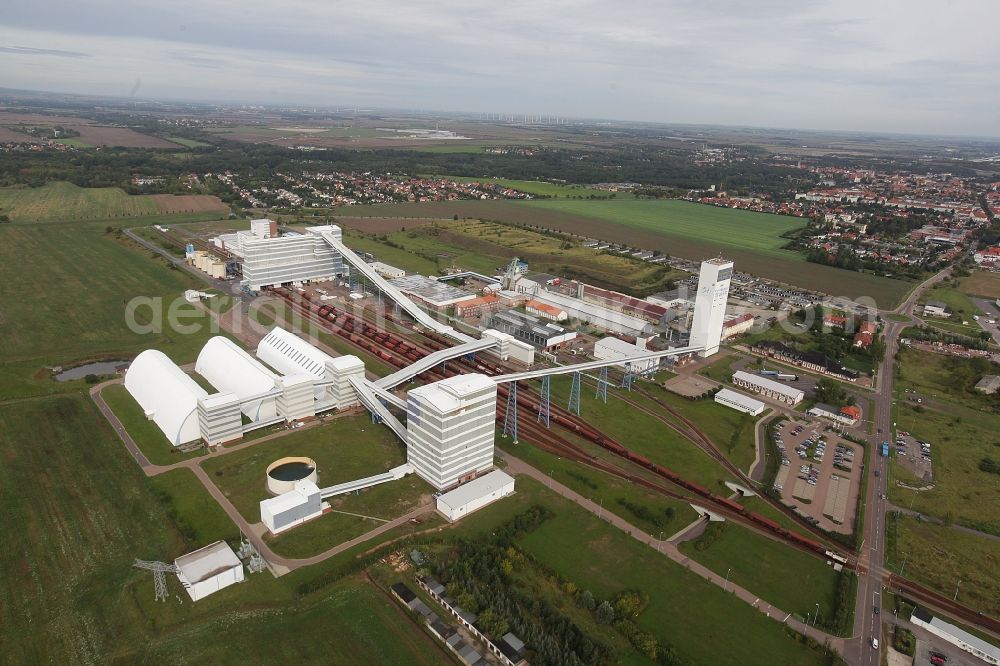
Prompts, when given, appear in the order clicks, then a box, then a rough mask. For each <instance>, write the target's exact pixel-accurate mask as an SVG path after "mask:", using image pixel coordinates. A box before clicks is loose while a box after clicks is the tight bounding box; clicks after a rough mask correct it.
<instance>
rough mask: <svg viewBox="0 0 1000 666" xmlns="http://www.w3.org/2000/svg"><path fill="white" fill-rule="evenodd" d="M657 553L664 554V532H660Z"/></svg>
mask: <svg viewBox="0 0 1000 666" xmlns="http://www.w3.org/2000/svg"><path fill="white" fill-rule="evenodd" d="M656 552H658V553H661V554H662V553H663V530H660V539H659V543H658V544H656Z"/></svg>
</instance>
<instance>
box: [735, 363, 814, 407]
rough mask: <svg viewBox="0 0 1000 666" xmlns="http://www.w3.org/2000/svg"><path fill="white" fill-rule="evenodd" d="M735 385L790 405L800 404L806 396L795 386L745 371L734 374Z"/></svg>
mask: <svg viewBox="0 0 1000 666" xmlns="http://www.w3.org/2000/svg"><path fill="white" fill-rule="evenodd" d="M733 383H734V384H736V385H737V386H739V387H740V388H744V389H746V390H748V391H752V392H753V393H759V394H761V395H764V396H767V397H768V398H771V399H773V400H777V401H778V402H783V403H786V404H789V405H797V404H799V403H800V402H802V399H803V398H805V396H806V394H805V392H804V391H802V389H797V388H795V387H794V386H789V385H788V384H783V383H781V382H776V381H774V380H773V379H768V378H767V377H760V376H758V375H753V374H750V373H749V372H744V371H743V370H737V371H736V372H734V373H733Z"/></svg>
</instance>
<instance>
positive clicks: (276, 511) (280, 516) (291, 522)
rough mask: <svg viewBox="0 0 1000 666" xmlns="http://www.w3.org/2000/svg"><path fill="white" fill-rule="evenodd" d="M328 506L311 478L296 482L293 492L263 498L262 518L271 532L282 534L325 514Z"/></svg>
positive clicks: (261, 506)
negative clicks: (324, 511) (324, 510)
mask: <svg viewBox="0 0 1000 666" xmlns="http://www.w3.org/2000/svg"><path fill="white" fill-rule="evenodd" d="M326 506H328V505H327V504H326V503H325V502H323V498H322V496H321V494H320V490H319V488H318V487H317V486H316V484H315V483H313V482H312V481H310V480H309V479H301V480H299V481H296V482H295V487H294V488H293V489H292V490H291V492H287V493H282V494H281V495H278V496H277V497H271V498H268V499H266V500H262V501H261V503H260V519H261V522H263V523H264V525H265V526H266V527H267V529H268V530H269V531H270V532H271V534H280V533H281V532H284V531H285V530H288V529H291V528H293V527H295V526H296V525H301V524H302V523H304V522H306V521H307V520H312V519H313V518H316V517H318V516H321V515H322V514H323V509H324V508H326Z"/></svg>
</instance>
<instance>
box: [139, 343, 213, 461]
mask: <svg viewBox="0 0 1000 666" xmlns="http://www.w3.org/2000/svg"><path fill="white" fill-rule="evenodd" d="M125 388H126V390H128V392H129V393H130V394H131V395H132V397H133V398H135V401H136V402H138V403H139V406H140V407H142V409H143V411H144V412H146V415H147V416H149V417H151V418H152V420H153V422H154V423H155V424H156V425H157V426H158V427H159V428H160V430H162V431H163V434H164V435H166V437H167V439H168V440H169V441H170V443H171V444H172V445H174V446H180V445H181V444H187V443H188V442H193V441H195V440H196V439H198V438H199V437H201V429H200V427H199V425H198V399H199V398H205V397H207V396H208V393H207V392H206V391H205V389H203V388H202V387H200V386H198V384H197V383H196V382H195V381H194V380H193V379H191V378H190V377H188V376H187V374H185V373H184V371H183V370H181V369H180V368H178V367H177V365H176V364H175V363H174V362H173V361H171V360H170V359H169V358H167V356H166V354H164V353H163V352H161V351H157V350H156V349H147V350H146V351H144V352H142V353H141V354H139V355H138V356H136V357H135V360H134V361H132V364H131V365H129V367H128V371H127V372H126V373H125Z"/></svg>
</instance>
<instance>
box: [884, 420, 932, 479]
mask: <svg viewBox="0 0 1000 666" xmlns="http://www.w3.org/2000/svg"><path fill="white" fill-rule="evenodd" d="M933 448H934V445H933V444H932V443H931V442H926V441H923V440H919V439H917V438H916V437H913V436H912V435H910V433H908V432H907V431H905V430H900V431H899V432H898V433H896V441H895V442H893V450H894V451H895V452H896V461H897V462H898V463H899V464H900V465H902V466H903V467H904V468H905V469H906V470H907V471H908V472H910V473H911V474H913V475H914V476H915V477H917V478H918V479H922V480H923V481H925V482H926V483H932V482H933V481H934V468H933V461H934V454H933V451H932V449H933Z"/></svg>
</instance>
